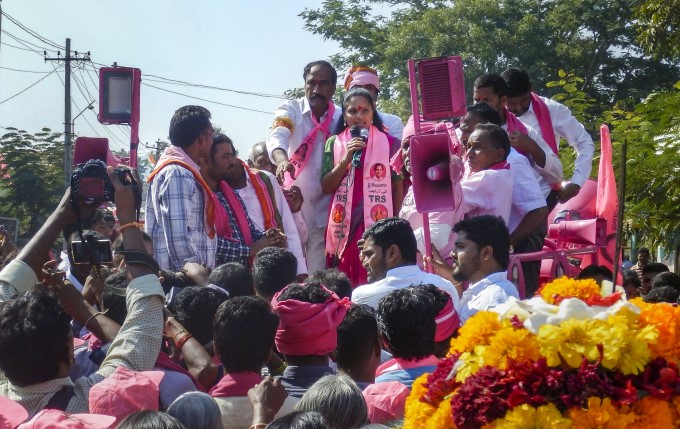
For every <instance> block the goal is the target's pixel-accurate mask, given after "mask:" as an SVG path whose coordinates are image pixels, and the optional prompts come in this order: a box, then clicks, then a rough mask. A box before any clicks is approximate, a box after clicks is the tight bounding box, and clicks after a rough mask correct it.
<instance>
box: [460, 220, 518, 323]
mask: <svg viewBox="0 0 680 429" xmlns="http://www.w3.org/2000/svg"><path fill="white" fill-rule="evenodd" d="M453 230H454V231H455V232H456V233H457V234H458V237H456V243H455V246H454V248H453V255H452V256H453V259H454V261H455V262H456V264H457V265H456V267H455V268H454V270H453V278H454V279H455V280H457V281H460V282H463V281H466V282H468V283H469V284H470V286H468V288H467V290H466V291H465V292H463V296H462V297H461V307H462V308H461V311H460V313H459V314H460V318H461V321H462V323H465V321H466V320H467V319H469V318H470V316H472V315H473V314H475V313H477V312H478V311H483V310H488V309H490V308H492V307H495V306H496V305H498V304H502V303H504V302H505V301H507V299H508V298H509V297H511V296H512V297H515V298H518V299H519V294H518V292H517V288H516V287H515V285H513V284H512V282H510V280H508V278H507V277H508V275H507V273H506V271H505V270H506V269H507V267H508V260H509V259H510V235H509V234H508V227H507V226H505V223H504V222H503V219H501V218H498V217H493V216H479V217H473V218H470V219H465V220H462V221H460V222H458V223H457V224H456V225H455V226H454V227H453Z"/></svg>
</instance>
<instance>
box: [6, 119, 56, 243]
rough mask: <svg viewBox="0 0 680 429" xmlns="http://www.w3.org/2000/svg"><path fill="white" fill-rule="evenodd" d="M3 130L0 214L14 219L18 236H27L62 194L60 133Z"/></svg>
mask: <svg viewBox="0 0 680 429" xmlns="http://www.w3.org/2000/svg"><path fill="white" fill-rule="evenodd" d="M7 130H8V133H6V134H4V135H2V136H0V156H1V157H2V162H1V163H0V177H2V180H1V181H0V207H2V208H1V209H0V213H2V216H6V217H15V218H18V219H19V225H20V226H19V230H20V236H22V237H30V236H32V235H33V234H35V233H36V232H37V231H38V229H39V228H40V227H41V226H42V225H43V223H44V222H45V221H46V220H47V218H48V217H49V215H50V214H51V213H52V211H53V210H54V208H55V207H56V206H57V204H58V203H59V200H60V199H61V197H62V195H63V194H64V145H63V140H62V134H60V133H53V132H52V131H51V130H50V129H49V128H43V129H42V130H41V131H40V132H38V133H35V134H30V133H28V132H26V131H23V130H18V129H16V128H7Z"/></svg>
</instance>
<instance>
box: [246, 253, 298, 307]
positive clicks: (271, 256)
mask: <svg viewBox="0 0 680 429" xmlns="http://www.w3.org/2000/svg"><path fill="white" fill-rule="evenodd" d="M297 263H298V261H297V258H296V257H295V255H293V254H292V253H291V252H289V251H288V250H286V249H282V248H280V247H266V248H264V249H262V250H260V251H259V252H257V255H255V260H254V261H253V280H254V282H255V291H256V292H257V294H258V295H260V296H261V297H263V298H265V299H269V300H271V298H272V297H273V296H274V294H276V293H277V292H279V291H281V290H282V289H283V288H284V287H286V285H288V284H290V283H292V282H294V281H295V277H296V275H297Z"/></svg>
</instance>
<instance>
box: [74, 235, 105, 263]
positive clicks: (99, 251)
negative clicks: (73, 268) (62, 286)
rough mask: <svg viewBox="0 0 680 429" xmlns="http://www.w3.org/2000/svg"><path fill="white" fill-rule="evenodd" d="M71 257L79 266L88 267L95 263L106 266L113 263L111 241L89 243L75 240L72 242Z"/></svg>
mask: <svg viewBox="0 0 680 429" xmlns="http://www.w3.org/2000/svg"><path fill="white" fill-rule="evenodd" d="M71 256H72V257H73V262H74V263H76V264H77V265H87V264H91V263H93V262H94V263H95V264H102V265H106V264H111V263H112V262H113V253H112V252H111V242H110V241H109V240H88V241H87V243H83V242H82V241H80V240H74V241H72V242H71Z"/></svg>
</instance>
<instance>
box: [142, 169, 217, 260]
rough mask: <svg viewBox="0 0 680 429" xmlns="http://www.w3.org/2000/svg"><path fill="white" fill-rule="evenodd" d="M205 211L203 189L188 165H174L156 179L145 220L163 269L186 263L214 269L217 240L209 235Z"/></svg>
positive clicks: (164, 170)
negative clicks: (188, 168) (204, 221)
mask: <svg viewBox="0 0 680 429" xmlns="http://www.w3.org/2000/svg"><path fill="white" fill-rule="evenodd" d="M204 211H205V195H204V194H203V189H202V188H201V186H200V185H199V184H198V183H197V182H196V179H194V175H193V174H192V173H191V172H190V171H189V170H187V169H186V168H184V167H181V166H179V165H175V164H171V165H168V166H167V167H165V168H163V170H161V171H160V172H159V173H158V174H157V175H156V176H155V177H154V178H153V181H152V182H151V186H149V191H148V194H147V196H146V212H145V216H144V219H145V223H146V232H147V233H148V234H149V235H150V236H151V239H152V240H153V251H154V257H155V258H156V260H157V261H158V263H159V265H160V267H161V268H163V269H167V270H171V271H174V272H178V271H181V270H182V267H183V266H184V264H185V263H186V262H196V263H199V264H201V265H205V266H207V267H208V268H210V269H213V268H215V248H216V246H217V242H216V241H217V240H216V239H211V238H209V237H208V236H207V234H206V230H205V224H204V223H203V217H204Z"/></svg>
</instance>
